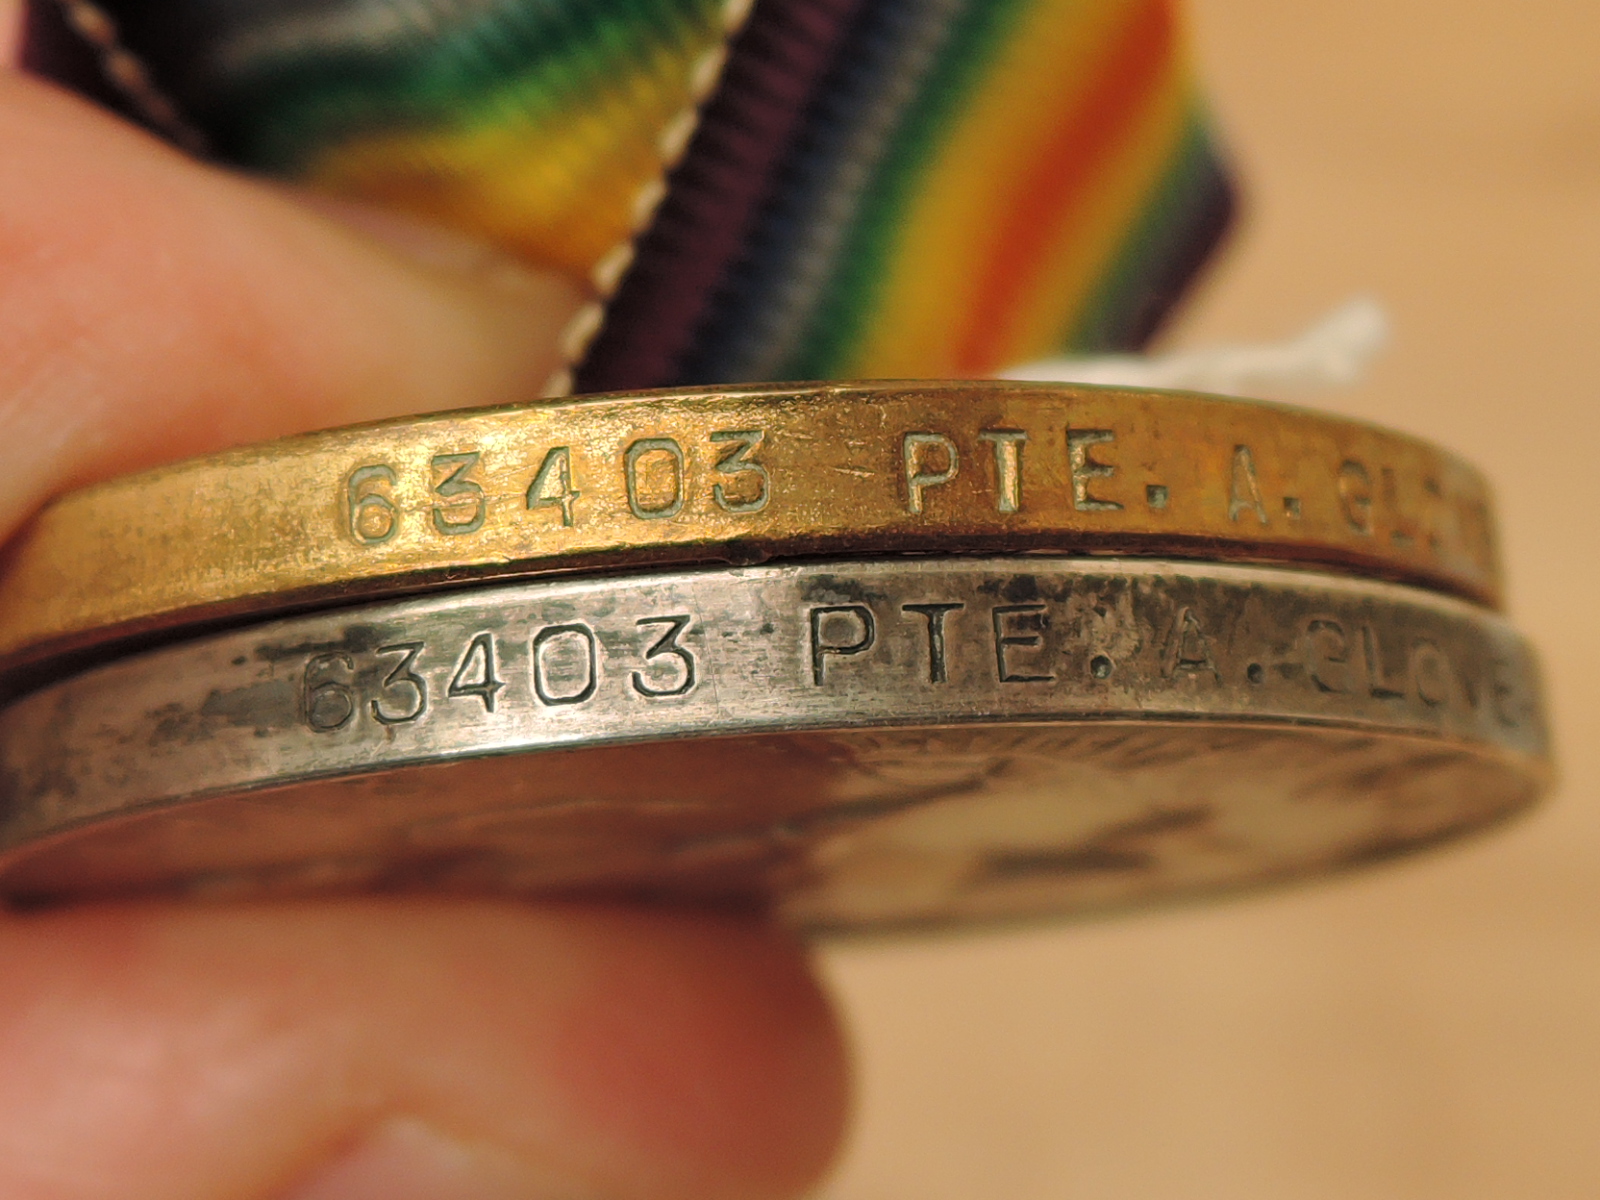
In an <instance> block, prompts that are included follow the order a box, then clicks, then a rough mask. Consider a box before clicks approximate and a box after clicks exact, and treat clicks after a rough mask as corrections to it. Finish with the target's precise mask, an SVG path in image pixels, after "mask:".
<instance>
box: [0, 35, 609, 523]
mask: <svg viewBox="0 0 1600 1200" xmlns="http://www.w3.org/2000/svg"><path fill="white" fill-rule="evenodd" d="M0 16H3V14H0ZM0 161H3V162H4V163H5V168H4V184H3V186H0V445H4V446H5V447H7V448H8V450H9V454H10V462H9V463H8V465H7V469H6V471H5V472H3V473H0V535H3V534H4V533H5V532H6V531H9V530H10V529H12V528H14V526H15V524H16V523H17V521H18V520H20V519H21V518H22V517H23V516H24V515H26V513H27V512H29V511H30V510H31V509H32V508H34V507H35V506H36V505H37V504H38V503H39V502H40V501H41V500H42V499H43V498H45V497H46V496H48V495H51V494H53V493H55V492H57V491H60V490H62V489H63V488H65V487H68V486H70V485H73V484H78V483H83V482H87V481H90V480H93V479H97V478H101V477H103V476H106V475H108V474H112V473H116V472H121V471H127V470H131V469H135V468H137V467H141V466H145V465H149V464H152V463H156V462H161V461H165V460H169V459H172V458H176V457H180V456H182V455H186V454H193V453H199V452H202V451H205V450H210V449H214V448H217V447H221V446H225V445H230V444H234V443H239V442H248V441H255V440H259V439H262V438H267V437H273V436H277V435H280V434H285V433H291V432H298V431H301V430H305V429H315V428H324V427H328V426H332V425H339V424H345V423H349V422H354V421H363V420H370V419H375V418H379V417H385V416H392V415H396V414H400V413H409V412H422V411H433V410H439V409H448V408H457V407H463V406H470V405H480V404H493V403H504V402H511V401H517V400H526V399H532V398H535V397H537V396H538V395H539V394H540V390H541V388H542V387H543V385H544V382H545V380H546V379H547V378H548V377H549V376H550V375H551V374H552V372H553V371H554V370H555V368H556V367H557V366H558V365H559V359H560V355H559V353H558V350H557V340H558V338H559V334H560V330H561V327H562V326H563V324H564V323H565V321H566V320H567V318H568V317H569V316H570V314H571V313H572V312H573V311H574V310H575V309H576V308H577V307H578V305H579V301H580V297H579V296H578V293H577V291H576V290H575V289H574V288H573V287H572V286H571V285H570V284H568V283H567V282H565V281H564V280H562V279H560V278H559V277H557V276H554V275H550V274H539V273H536V272H530V271H527V270H523V269H518V268H513V267H511V266H510V265H509V264H508V262H507V261H506V260H504V259H502V258H498V257H496V256H492V255H486V254H485V253H483V252H481V251H479V252H477V253H473V254H467V253H460V252H459V248H460V246H461V245H462V243H460V242H459V241H457V240H453V239H451V238H450V237H448V236H447V235H444V234H434V235H431V236H427V237H423V236H421V235H418V234H417V233H416V231H415V230H414V229H409V227H404V226H401V225H400V224H399V223H398V222H397V221H396V220H394V219H389V220H387V221H385V220H382V219H378V218H374V219H371V220H368V221H366V222H365V228H364V229H357V228H353V227H352V226H351V224H350V223H348V222H344V221H336V220H333V219H330V217H329V216H328V215H327V214H326V212H324V211H317V210H314V209H313V208H312V207H310V206H308V205H305V204H301V203H298V202H297V201H296V200H295V199H294V198H293V197H291V196H290V195H288V194H286V193H285V192H284V191H283V190H282V189H280V188H277V187H274V186H272V185H268V184H264V183H260V182H257V181H253V180H249V179H246V178H243V177H240V176H237V175H233V174H230V173H227V172H224V171H221V170H218V169H216V168H213V167H209V166H205V165H203V164H200V163H196V162H194V161H191V160H190V159H188V158H186V157H184V156H183V155H181V154H179V153H178V152H176V151H174V150H172V149H170V148H169V147H167V146H165V145H163V144H162V143H160V142H158V141H157V140H155V139H154V138H152V137H150V136H148V135H146V134H144V133H142V132H141V131H139V130H136V129H134V128H132V127H131V126H128V125H126V124H125V123H123V122H121V121H119V120H117V119H116V118H114V117H111V116H109V115H108V114H105V113H103V112H101V111H99V110H97V109H95V108H93V107H92V106H90V105H89V104H87V103H86V102H83V101H80V100H78V99H76V98H74V97H71V96H68V95H66V94H65V93H63V92H60V91H58V90H57V89H55V88H53V87H51V86H50V85H48V84H45V83H41V82H39V81H37V80H33V79H30V78H27V77H25V76H22V75H19V74H16V73H14V72H5V71H0ZM378 229H386V230H387V231H388V232H389V233H391V234H392V233H393V231H394V230H396V229H408V233H407V236H405V237H403V238H395V237H393V236H390V237H389V238H387V240H380V238H379V237H376V236H374V231H375V230H378ZM397 242H404V243H405V244H406V245H407V246H408V247H409V250H410V252H408V253H402V252H401V251H399V250H397V249H396V248H395V244H396V243H397ZM451 247H454V248H455V251H451V249H450V248H451Z"/></svg>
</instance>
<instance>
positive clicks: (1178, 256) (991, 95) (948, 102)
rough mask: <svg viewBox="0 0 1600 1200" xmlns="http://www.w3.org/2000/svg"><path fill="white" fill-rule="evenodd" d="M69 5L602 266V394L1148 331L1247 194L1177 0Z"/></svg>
mask: <svg viewBox="0 0 1600 1200" xmlns="http://www.w3.org/2000/svg"><path fill="white" fill-rule="evenodd" d="M47 10H48V11H47ZM52 21H53V22H54V25H55V26H57V27H59V29H75V30H76V32H77V35H78V36H79V37H80V38H81V37H83V36H85V31H86V30H87V31H88V33H89V34H93V35H94V36H93V37H90V40H91V41H95V40H96V39H98V43H99V44H97V45H95V46H93V47H91V49H93V50H94V51H95V52H96V53H97V54H98V55H99V59H100V61H101V63H102V64H104V63H106V62H107V61H109V59H110V58H111V57H113V56H115V55H121V56H122V59H123V60H124V61H123V63H122V69H121V72H120V74H118V75H117V78H119V79H121V81H122V83H123V85H124V86H123V87H122V96H121V100H122V102H123V103H124V105H125V106H131V107H132V108H134V109H135V110H136V115H140V114H142V115H143V116H145V117H146V118H147V119H149V120H151V121H152V122H154V123H156V124H158V125H161V124H165V125H167V126H169V127H176V126H178V125H180V124H181V127H182V129H183V130H184V131H185V132H193V131H198V132H197V135H196V136H198V137H203V138H204V140H205V141H206V142H207V143H208V145H209V147H210V149H211V152H213V153H214V154H216V155H217V156H219V157H221V158H223V159H226V160H228V161H232V162H235V163H238V164H241V165H244V166H247V167H250V168H253V169H257V170H262V171H266V172H270V173H272V174H275V175H279V176H283V177H287V178H290V179H294V180H297V181H300V182H303V183H305V184H307V185H309V186H312V187H316V188H320V189H324V190H326V191H329V192H333V193H336V194H339V195H343V196H347V197H352V198H356V199H360V200H365V201H371V202H376V203H379V204H383V205H387V206H390V207H393V208H396V209H400V210H403V211H407V212H411V213H414V214H417V215H419V216H422V217H425V218H428V219H431V220H436V221H440V222H443V223H446V224H450V225H453V226H456V227H458V228H461V229H463V230H466V231H469V232H471V233H474V234H477V235H479V236H483V237H486V238H488V239H491V240H493V241H495V242H497V243H499V244H501V245H503V246H505V247H507V248H509V249H510V250H512V251H513V252H515V253H517V254H519V255H521V256H522V257H524V258H526V259H527V260H529V261H531V262H534V263H537V264H541V265H544V266H547V267H551V268H554V269H557V270H560V271H564V272H567V273H568V274H570V275H571V276H572V277H573V278H575V279H579V280H583V281H586V282H587V284H588V286H590V287H591V288H592V289H593V290H594V292H595V295H596V299H597V302H600V303H604V304H605V305H606V306H607V312H606V314H605V319H604V321H603V322H602V321H601V320H599V319H597V316H596V314H592V313H591V314H589V315H587V316H586V318H585V320H586V321H587V323H588V328H590V329H593V330H595V331H597V336H595V337H594V338H593V340H589V339H587V338H579V339H578V343H579V344H577V345H575V346H574V350H575V354H576V355H578V356H581V359H582V361H581V362H577V363H575V364H574V365H575V366H576V368H577V381H578V385H579V386H580V387H582V388H584V389H585V390H595V389H602V388H621V387H645V386H657V385H664V384H672V383H703V382H715V381H737V380H756V379H776V378H789V379H796V378H838V377H846V376H850V377H872V376H877V377H883V376H899V377H933V376H971V375H983V374H987V373H991V372H994V371H996V370H998V369H1000V368H1003V367H1004V366H1007V365H1009V364H1011V363H1015V362H1019V361H1023V360H1027V359H1031V358H1038V357H1043V356H1046V355H1050V354H1057V353H1061V352H1063V351H1102V350H1129V349H1135V348H1137V347H1139V346H1141V345H1142V344H1143V343H1144V342H1145V341H1146V340H1147V339H1148V338H1149V337H1150V336H1151V335H1152V333H1153V332H1154V331H1155V330H1156V329H1157V328H1158V326H1159V324H1160V322H1161V320H1162V319H1163V317H1164V316H1165V315H1166V314H1167V313H1168V311H1169V310H1170V309H1171V307H1172V305H1173V303H1174V302H1175V301H1176V299H1177V298H1178V296H1179V294H1180V293H1181V291H1182V290H1183V288H1184V286H1185V285H1186V284H1187V283H1188V281H1189V280H1190V278H1191V277H1192V276H1193V275H1194V273H1195V271H1196V270H1197V269H1198V268H1199V267H1200V265H1201V264H1202V262H1203V261H1204V260H1205V258H1206V257H1207V255H1208V254H1209V252H1210V251H1211V250H1212V248H1213V247H1214V246H1215V245H1216V243H1217V241H1218V239H1219V237H1220V236H1221V234H1222V232H1223V230H1224V228H1225V226H1226V224H1227V221H1228V218H1229V215H1230V213H1231V211H1232V193H1231V189H1230V187H1229V184H1228V180H1227V176H1226V174H1225V172H1224V170H1223V169H1222V167H1221V166H1220V164H1219V159H1218V156H1217V154H1216V151H1215V150H1214V148H1213V144H1212V141H1211V139H1210V137H1209V135H1208V132H1207V127H1206V120H1205V115H1204V110H1203V106H1202V104H1201V101H1200V99H1199V95H1198V91H1197V88H1196V86H1195V81H1194V79H1193V76H1192V73H1191V71H1190V69H1189V67H1188V65H1187V60H1186V58H1185V55H1184V53H1183V44H1182V42H1183V39H1182V36H1181V28H1180V22H1179V20H1178V18H1177V14H1176V12H1175V0H755V4H754V6H753V7H752V6H751V5H750V4H749V0H252V2H250V3H240V2H239V0H162V2H161V3H159V4H152V3H145V2H141V0H100V3H98V4H96V5H93V6H91V4H90V3H89V0H35V20H34V30H35V33H36V36H37V38H39V39H40V40H41V41H43V40H48V35H49V32H50V28H51V24H52ZM97 22H98V23H97ZM112 38H114V40H115V44H114V45H112V44H109V42H110V39H112ZM130 54H131V55H132V56H133V59H134V60H135V61H137V62H138V63H139V64H140V72H139V73H138V76H139V80H141V81H142V86H141V87H139V88H130V87H128V86H126V85H127V76H128V70H127V63H126V60H127V57H128V55H130ZM34 57H35V61H45V60H46V59H48V58H49V57H50V56H49V55H47V54H36V55H35V56H34ZM56 59H57V60H58V61H60V60H61V55H60V54H57V55H56Z"/></svg>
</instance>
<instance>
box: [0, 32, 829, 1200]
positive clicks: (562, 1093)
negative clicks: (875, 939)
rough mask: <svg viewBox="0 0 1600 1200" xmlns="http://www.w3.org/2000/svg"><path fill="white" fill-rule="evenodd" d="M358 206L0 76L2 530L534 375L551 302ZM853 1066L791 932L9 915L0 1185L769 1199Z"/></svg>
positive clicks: (539, 281)
mask: <svg viewBox="0 0 1600 1200" xmlns="http://www.w3.org/2000/svg"><path fill="white" fill-rule="evenodd" d="M8 10H9V16H10V17H12V18H14V16H15V5H14V4H11V3H8V0H0V31H4V30H7V29H9V28H11V27H12V26H13V25H14V20H9V19H8ZM6 50H7V38H6V36H5V35H4V33H3V32H0V60H3V58H4V55H5V53H6ZM367 224H368V225H369V228H368V229H367V230H366V231H365V232H363V231H362V230H358V229H352V228H351V227H350V224H349V222H347V221H335V220H332V219H330V218H329V217H328V216H327V215H326V214H324V213H319V212H317V211H314V210H313V209H312V208H310V207H308V206H307V205H305V204H303V203H301V202H299V201H297V200H296V199H295V198H294V197H292V196H289V195H287V194H286V193H284V192H282V191H281V190H279V189H277V188H275V187H273V186H271V185H267V184H262V183H256V182H254V181H250V180H245V179H241V178H237V177H234V176H231V175H229V174H226V173H224V172H221V171H217V170H214V169H211V168H208V167H205V166H201V165H199V164H196V163H193V162H191V161H189V160H187V159H185V158H183V157H182V156H181V155H179V154H177V153H176V152H174V151H172V150H170V149H168V148H166V147H165V146H162V145H161V144H159V143H158V142H156V141H154V140H153V139H151V138H148V137H146V136H144V135H143V134H141V133H139V132H138V131H136V130H133V129H131V128H128V127H126V126H124V125H123V124H121V123H119V122H118V121H116V120H114V119H113V118H111V117H109V116H106V115H104V114H102V113H100V112H98V111H96V110H94V109H93V108H91V107H90V106H88V105H86V104H84V103H82V102H80V101H78V100H76V99H74V98H72V97H69V96H66V95H63V94H61V93H60V92H58V91H56V90H55V89H53V88H51V87H49V86H48V85H45V84H42V83H40V82H37V81H35V80H32V79H28V78H25V77H23V76H21V75H18V74H16V73H15V72H11V71H8V70H7V69H5V68H4V67H3V66H0V457H3V461H4V470H3V471H0V533H4V534H7V535H9V533H10V532H12V531H14V530H15V529H16V528H17V526H18V525H19V524H20V523H21V522H22V521H23V520H25V519H26V517H27V516H28V514H29V513H30V512H31V511H33V510H34V509H35V508H37V506H38V505H39V504H40V503H41V502H42V501H44V500H45V499H47V498H48V497H49V496H51V495H53V494H55V493H57V492H59V491H61V490H63V489H65V488H67V487H71V486H74V485H78V484H83V483H88V482H91V481H93V480H95V479H99V478H103V477H105V476H107V475H111V474H115V473H118V472H122V471H128V470H134V469H137V468H140V467H144V466H149V465H152V464H155V463H158V462H162V461H166V460H169V459H174V458H178V457H182V456H184V455H188V454H195V453H201V452H205V451H208V450H213V449H217V448H219V447H222V446H226V445H231V444H235V443H239V442H247V441H254V440H258V439H262V438H267V437H272V436H276V435H279V434H284V433H291V432H296V431H299V430H304V429H311V428H320V427H327V426H332V425H340V424H345V423H348V422H352V421H360V420H368V419H374V418H379V417H385V416H392V415H397V414H401V413H407V412H421V411H429V410H438V409H448V408H456V407H462V406H470V405H480V404H492V403H498V402H507V401H512V400H519V399H527V398H530V397H533V396H536V395H537V394H538V391H539V388H540V386H541V384H542V383H543V381H544V380H545V378H546V377H547V376H548V375H549V374H550V372H551V370H552V368H553V367H554V366H555V365H556V355H555V350H554V346H555V341H556V338H557V336H558V331H559V329H560V327H561V325H562V324H563V322H564V321H565V319H566V318H567V316H568V315H570V313H571V312H572V311H573V310H574V309H575V307H576V305H577V304H578V297H577V296H576V295H575V294H573V293H572V292H571V291H570V289H569V288H568V287H567V286H566V285H564V284H563V283H561V282H560V281H558V280H556V279H554V278H549V277H540V276H536V275H531V274H528V273H526V272H524V271H521V270H518V269H515V268H513V267H511V266H509V265H508V264H506V263H504V262H503V261H500V260H498V259H495V258H493V257H490V256H486V255H484V254H483V253H482V252H481V251H479V250H477V249H476V248H473V247H467V246H465V245H464V244H459V243H456V242H454V241H453V240H451V239H449V238H446V237H443V236H442V235H441V236H438V237H435V236H432V235H427V234H424V233H423V232H422V231H420V230H414V229H410V228H409V227H405V226H402V225H400V224H398V223H393V224H390V223H387V222H384V221H382V219H379V218H373V219H372V220H371V221H368V222H367ZM374 232H377V233H381V234H382V237H375V236H372V234H373V233H374ZM401 243H404V248H403V249H401V248H397V247H398V246H399V245H400V244H401ZM846 1086H847V1085H846V1069H845V1066H844V1063H843V1053H842V1049H841V1043H840V1039H839V1035H838V1032H837V1030H836V1027H835V1025H834V1024H833V1020H832V1017H831V1015H830V1013H829V1011H828V1008H827V1006H826V1003H825V1001H824V1000H823V998H822V996H821V994H820V992H819V990H818V989H817V986H816V984H815V982H814V981H813V979H812V976H811V974H810V972H809V970H808V968H807V964H806V961H805V957H804V953H803V951H802V949H801V948H800V947H799V946H798V945H796V944H795V943H793V942H792V941H790V940H789V939H787V938H786V937H784V936H783V935H781V934H779V933H777V932H774V931H772V930H770V929H767V928H764V927H762V926H761V925H759V924H756V923H754V922H745V921H740V920H736V919H732V918H723V917H713V916H696V915H687V914H673V913H667V912H660V911H650V910H627V909H623V908H608V907H602V906H578V905H557V904H537V905H535V904H517V903H510V902H492V901H477V902H471V901H464V900H445V899H425V898H415V899H349V900H322V901H314V902H313V901H307V902H301V903H277V904H265V903H263V904H253V905H252V904H245V905H235V906H221V905H207V906H200V905H195V906H188V905H178V904H159V903H138V904H126V905H96V906H85V907H80V908H74V909H66V910H59V911H54V912H48V913H37V914H31V915H19V916H7V917H0V1196H4V1197H6V1198H7V1200H90V1198H93V1200H99V1198H101V1197H116V1198H117V1200H143V1198H145V1197H150V1198H156V1197H159V1198H160V1200H189V1198H193V1200H212V1198H217V1200H221V1198H223V1197H226V1198H228V1200H236V1198H237V1200H256V1198H259V1200H478V1198H494V1200H500V1198H507V1200H509V1198H513V1197H515V1198H518V1200H521V1198H529V1200H542V1198H545V1197H551V1198H562V1200H566V1198H583V1197H649V1198H650V1200H671V1198H673V1197H693V1198H694V1200H714V1198H715V1197H723V1196H726V1197H741V1198H756V1197H768V1196H773V1197H776V1196H788V1195H792V1194H795V1193H797V1192H799V1191H801V1190H803V1189H804V1187H805V1186H806V1184H807V1183H809V1182H810V1181H811V1180H813V1179H814V1177H815V1176H816V1174H817V1173H818V1172H820V1170H821V1169H822V1168H823V1167H824V1166H825V1165H826V1162H827V1160H828V1158H829V1157H830V1155H831V1153H832V1151H833V1148H834V1146H835V1144H836V1141H837V1139H838V1136H839V1133H840V1129H841V1124H842V1119H843V1110H844V1106H845V1093H846Z"/></svg>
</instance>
